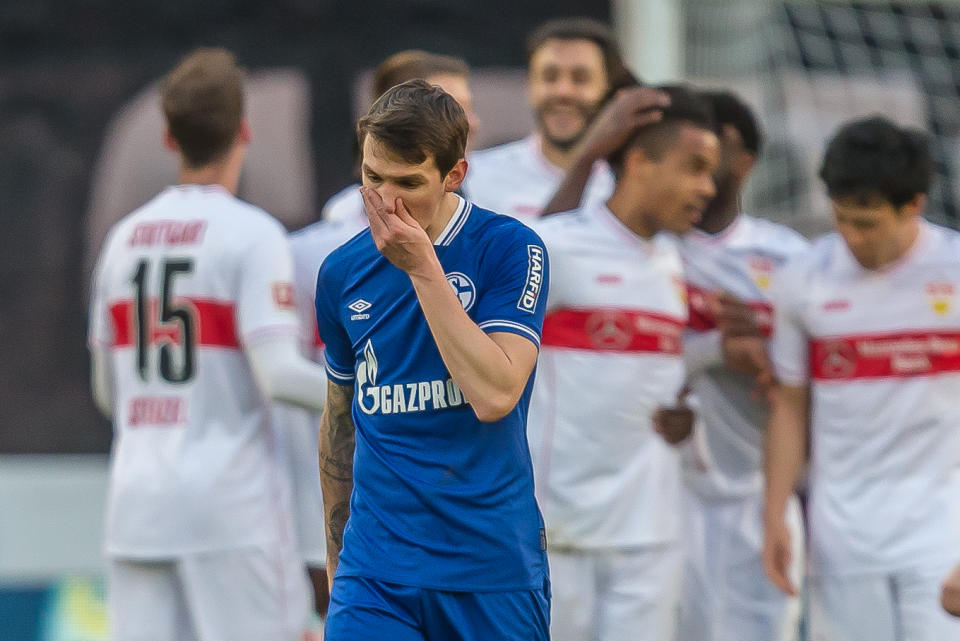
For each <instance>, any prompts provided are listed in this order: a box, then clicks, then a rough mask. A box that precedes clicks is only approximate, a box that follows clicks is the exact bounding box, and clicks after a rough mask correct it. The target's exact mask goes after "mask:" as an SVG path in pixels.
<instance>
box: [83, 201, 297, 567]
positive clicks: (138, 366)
mask: <svg viewBox="0 0 960 641" xmlns="http://www.w3.org/2000/svg"><path fill="white" fill-rule="evenodd" d="M292 280H293V266H292V261H291V257H290V249H289V245H288V242H287V237H286V232H285V230H284V229H283V226H282V225H281V224H280V223H279V222H278V221H277V220H275V219H274V218H272V217H271V216H270V215H268V214H267V213H266V212H264V211H262V210H260V209H258V208H256V207H253V206H252V205H249V204H246V203H244V202H242V201H240V200H238V199H237V198H235V197H234V196H232V195H231V194H230V193H228V192H227V191H226V190H225V189H223V188H221V187H218V186H200V185H181V186H177V187H170V188H167V189H166V190H164V191H163V192H161V193H160V194H159V195H158V196H156V197H155V198H154V199H153V200H151V201H150V202H148V203H147V204H145V205H144V206H143V207H141V208H140V209H138V210H136V211H135V212H133V213H132V214H130V215H128V216H127V217H125V218H124V219H123V220H121V221H120V222H118V223H117V224H116V225H115V226H114V228H113V229H112V230H111V233H110V235H109V236H108V239H107V241H106V244H105V246H104V250H103V252H102V254H101V257H100V261H99V263H98V267H97V272H96V275H95V280H94V285H93V289H92V294H93V295H92V300H91V315H90V340H91V343H93V344H97V345H99V346H102V347H105V348H107V349H108V350H109V352H108V353H109V359H110V368H111V371H112V374H113V379H114V381H113V389H114V408H115V409H114V443H113V453H112V454H113V455H112V461H111V470H110V489H109V497H108V510H107V512H108V513H107V522H106V533H105V547H106V551H107V553H108V554H111V555H114V556H118V557H128V558H144V559H151V558H170V557H171V556H173V555H178V554H185V553H193V552H203V551H208V550H213V549H224V548H230V547H240V546H247V545H258V544H263V543H270V542H276V541H282V540H286V539H288V538H289V539H290V540H292V537H293V532H292V521H291V517H290V513H289V501H290V498H289V491H290V490H289V480H288V478H287V475H286V474H285V473H284V471H283V461H284V459H283V452H282V451H280V448H279V447H278V441H277V436H278V435H277V434H276V433H275V432H274V428H273V426H272V425H271V422H270V419H269V413H268V406H267V403H266V402H265V401H264V398H263V396H262V394H261V392H260V390H259V389H258V387H257V385H256V382H255V380H254V377H253V374H252V372H251V369H250V366H249V364H248V361H247V358H246V356H245V355H244V351H243V348H244V346H245V345H246V344H249V343H252V342H255V341H256V340H257V339H259V338H261V337H265V336H275V335H278V334H287V335H292V336H296V334H297V332H298V324H297V316H296V311H295V309H294V297H293V285H292Z"/></svg>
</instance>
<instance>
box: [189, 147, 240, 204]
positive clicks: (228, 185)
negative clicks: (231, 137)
mask: <svg viewBox="0 0 960 641" xmlns="http://www.w3.org/2000/svg"><path fill="white" fill-rule="evenodd" d="M242 166H243V154H238V153H235V152H233V151H232V152H229V153H228V154H227V156H226V157H225V158H223V159H221V160H217V161H215V162H212V163H209V164H207V165H203V166H202V167H190V166H188V165H187V164H186V163H184V162H183V161H182V160H181V163H180V175H179V177H178V178H177V182H178V183H179V184H181V185H220V186H221V187H223V188H224V189H226V190H227V191H229V192H230V193H231V194H234V195H236V193H237V187H238V186H239V184H240V169H241V168H242Z"/></svg>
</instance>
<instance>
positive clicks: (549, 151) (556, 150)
mask: <svg viewBox="0 0 960 641" xmlns="http://www.w3.org/2000/svg"><path fill="white" fill-rule="evenodd" d="M540 153H541V154H543V157H544V158H546V159H547V162H549V163H550V164H551V165H553V166H554V167H557V168H558V169H561V170H563V171H566V170H568V169H570V167H571V166H572V165H573V161H574V158H575V156H576V153H575V151H574V149H573V148H570V149H561V148H560V147H557V146H556V145H553V144H550V142H548V141H547V139H546V137H544V136H542V135H541V136H540Z"/></svg>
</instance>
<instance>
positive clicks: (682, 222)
mask: <svg viewBox="0 0 960 641" xmlns="http://www.w3.org/2000/svg"><path fill="white" fill-rule="evenodd" d="M702 218H703V209H702V208H701V207H684V208H683V211H682V212H681V213H680V214H678V215H677V216H675V217H674V219H673V221H674V223H673V227H672V229H671V230H670V231H672V232H674V233H676V234H685V233H687V232H688V231H690V230H691V229H693V226H694V225H696V224H697V223H699V222H700V220H701V219H702Z"/></svg>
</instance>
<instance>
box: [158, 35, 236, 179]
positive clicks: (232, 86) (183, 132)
mask: <svg viewBox="0 0 960 641" xmlns="http://www.w3.org/2000/svg"><path fill="white" fill-rule="evenodd" d="M161 100H162V104H163V113H164V115H165V116H166V119H167V126H168V127H169V128H170V135H171V136H173V139H174V140H176V141H177V145H178V146H179V147H180V151H181V153H182V154H183V158H184V162H186V164H187V165H188V166H190V167H202V166H203V165H207V164H209V163H211V162H213V161H215V160H219V159H220V157H222V156H223V155H224V154H225V153H226V152H227V150H229V149H230V146H231V145H232V144H233V141H234V138H236V135H237V132H238V131H239V130H240V121H241V119H242V118H243V70H241V69H240V67H238V66H237V59H236V57H235V56H234V55H233V54H232V53H230V52H229V51H227V50H226V49H218V48H204V49H197V50H196V51H194V52H193V53H191V54H189V55H188V56H186V57H185V58H184V59H183V60H181V61H180V64H178V65H177V66H176V67H175V68H174V69H173V71H171V72H170V73H169V74H167V76H166V77H165V78H164V79H163V84H162V87H161Z"/></svg>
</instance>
